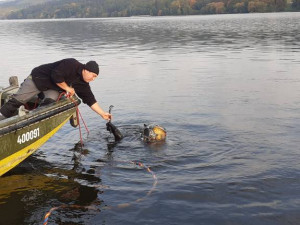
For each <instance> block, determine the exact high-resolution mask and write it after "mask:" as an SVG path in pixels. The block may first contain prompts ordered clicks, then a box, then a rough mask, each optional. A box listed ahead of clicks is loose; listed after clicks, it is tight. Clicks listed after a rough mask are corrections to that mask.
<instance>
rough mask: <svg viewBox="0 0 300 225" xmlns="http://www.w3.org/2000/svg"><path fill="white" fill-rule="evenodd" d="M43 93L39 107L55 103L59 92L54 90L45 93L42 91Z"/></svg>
mask: <svg viewBox="0 0 300 225" xmlns="http://www.w3.org/2000/svg"><path fill="white" fill-rule="evenodd" d="M43 93H44V96H45V98H44V99H43V101H42V103H41V106H43V105H48V104H50V103H53V102H56V100H57V98H58V96H59V92H58V91H55V90H47V91H44V92H43Z"/></svg>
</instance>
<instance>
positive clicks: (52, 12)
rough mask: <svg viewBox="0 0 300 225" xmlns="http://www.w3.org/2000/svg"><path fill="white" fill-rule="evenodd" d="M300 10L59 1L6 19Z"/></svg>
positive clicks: (290, 5) (250, 0)
mask: <svg viewBox="0 0 300 225" xmlns="http://www.w3.org/2000/svg"><path fill="white" fill-rule="evenodd" d="M281 11H300V0H60V1H50V2H47V3H45V4H42V5H35V6H30V7H28V8H25V9H22V10H18V11H15V12H12V13H10V14H9V15H7V16H6V19H48V18H95V17H128V16H138V15H150V16H167V15H197V14H222V13H254V12H281Z"/></svg>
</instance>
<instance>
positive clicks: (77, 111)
mask: <svg viewBox="0 0 300 225" xmlns="http://www.w3.org/2000/svg"><path fill="white" fill-rule="evenodd" d="M62 96H66V97H67V98H68V99H70V100H71V101H72V102H73V103H74V104H75V107H76V117H77V118H78V125H79V136H80V144H81V147H83V139H82V132H81V125H80V118H81V120H82V122H83V124H84V127H85V129H86V131H87V133H88V135H89V134H90V131H89V129H88V127H87V125H86V123H85V121H84V119H83V117H82V115H81V113H80V110H79V105H78V104H77V102H76V101H75V100H74V99H73V98H72V97H71V96H70V95H68V94H67V93H66V92H62V93H60V95H59V96H58V98H57V100H56V102H58V101H59V100H60V99H61V97H62ZM79 116H80V117H79Z"/></svg>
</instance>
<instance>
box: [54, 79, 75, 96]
mask: <svg viewBox="0 0 300 225" xmlns="http://www.w3.org/2000/svg"><path fill="white" fill-rule="evenodd" d="M56 85H57V86H58V87H60V88H61V89H63V90H65V91H66V92H68V94H69V95H70V96H73V95H74V94H75V90H74V88H71V87H70V86H69V85H67V83H66V82H62V83H56Z"/></svg>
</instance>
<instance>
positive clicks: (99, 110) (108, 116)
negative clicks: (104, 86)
mask: <svg viewBox="0 0 300 225" xmlns="http://www.w3.org/2000/svg"><path fill="white" fill-rule="evenodd" d="M91 109H92V110H94V111H95V112H96V113H98V114H99V115H100V116H101V117H102V118H103V119H105V120H111V118H112V115H111V114H109V113H108V112H104V111H103V109H102V108H101V107H100V105H99V104H98V103H97V102H96V103H94V104H93V105H92V106H91Z"/></svg>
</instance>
